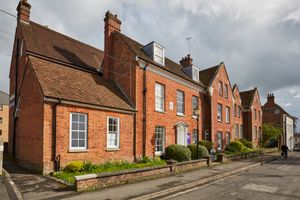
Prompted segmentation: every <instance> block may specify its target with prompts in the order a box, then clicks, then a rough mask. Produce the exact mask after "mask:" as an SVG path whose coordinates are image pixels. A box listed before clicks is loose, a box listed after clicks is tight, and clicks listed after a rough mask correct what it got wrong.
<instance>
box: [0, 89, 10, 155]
mask: <svg viewBox="0 0 300 200" xmlns="http://www.w3.org/2000/svg"><path fill="white" fill-rule="evenodd" d="M8 105H9V96H8V94H6V93H5V92H2V91H0V140H2V142H3V144H4V152H7V147H8V123H9V122H8V121H9V117H8V111H9V107H8Z"/></svg>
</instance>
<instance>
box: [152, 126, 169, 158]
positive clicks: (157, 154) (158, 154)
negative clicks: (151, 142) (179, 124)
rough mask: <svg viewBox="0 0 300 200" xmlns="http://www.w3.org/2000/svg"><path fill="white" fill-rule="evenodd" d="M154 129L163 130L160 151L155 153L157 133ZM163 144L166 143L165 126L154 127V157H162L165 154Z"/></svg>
mask: <svg viewBox="0 0 300 200" xmlns="http://www.w3.org/2000/svg"><path fill="white" fill-rule="evenodd" d="M156 128H161V129H162V130H163V132H162V134H163V135H162V150H161V151H156V144H157V142H156V141H157V139H158V138H157V137H156V136H157V135H156V134H157V131H156ZM165 143H166V127H165V126H155V146H154V148H155V155H156V156H160V155H163V154H164V153H165Z"/></svg>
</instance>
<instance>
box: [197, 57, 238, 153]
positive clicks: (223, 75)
mask: <svg viewBox="0 0 300 200" xmlns="http://www.w3.org/2000/svg"><path fill="white" fill-rule="evenodd" d="M199 74H200V80H202V82H203V83H204V84H205V85H206V89H207V91H208V95H209V98H207V101H208V102H207V105H208V107H209V109H210V111H209V113H210V115H209V117H210V120H209V123H210V129H208V133H209V135H210V139H211V141H212V142H213V143H214V144H215V149H217V150H219V151H221V150H223V149H224V147H225V146H226V145H228V144H229V143H230V141H231V140H232V139H233V138H234V136H233V133H232V130H233V125H234V124H235V122H234V121H235V118H234V116H233V105H234V97H233V93H232V87H231V84H230V80H229V76H228V73H227V70H226V67H225V64H224V63H223V62H222V63H220V64H219V65H217V66H214V67H211V68H208V69H205V70H201V71H200V73H199ZM209 113H207V114H209ZM206 131H207V130H206Z"/></svg>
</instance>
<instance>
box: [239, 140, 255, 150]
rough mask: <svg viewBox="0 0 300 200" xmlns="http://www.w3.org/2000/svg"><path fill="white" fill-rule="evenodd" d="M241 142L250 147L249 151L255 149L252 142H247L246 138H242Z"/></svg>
mask: <svg viewBox="0 0 300 200" xmlns="http://www.w3.org/2000/svg"><path fill="white" fill-rule="evenodd" d="M240 142H241V143H243V144H244V145H245V146H246V147H248V148H249V149H253V144H252V142H250V141H248V140H246V139H245V138H241V139H240Z"/></svg>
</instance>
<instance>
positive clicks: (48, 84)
mask: <svg viewBox="0 0 300 200" xmlns="http://www.w3.org/2000/svg"><path fill="white" fill-rule="evenodd" d="M29 59H30V62H31V65H32V67H33V69H34V71H35V73H36V76H37V78H38V81H39V83H40V85H41V88H42V90H43V93H44V95H45V96H46V97H53V98H58V99H62V100H70V101H75V102H80V103H87V104H91V105H97V106H104V107H108V108H117V109H122V110H129V111H134V109H133V108H132V106H130V103H129V101H128V99H127V98H126V96H125V95H124V94H123V93H122V91H121V90H120V88H119V87H118V86H117V85H116V84H115V83H114V82H113V81H110V80H106V79H104V78H102V77H101V76H100V75H99V74H94V73H89V72H86V71H83V70H78V69H75V68H72V67H66V66H63V65H60V64H57V63H54V62H50V61H46V60H44V59H39V58H35V57H32V56H30V57H29Z"/></svg>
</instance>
